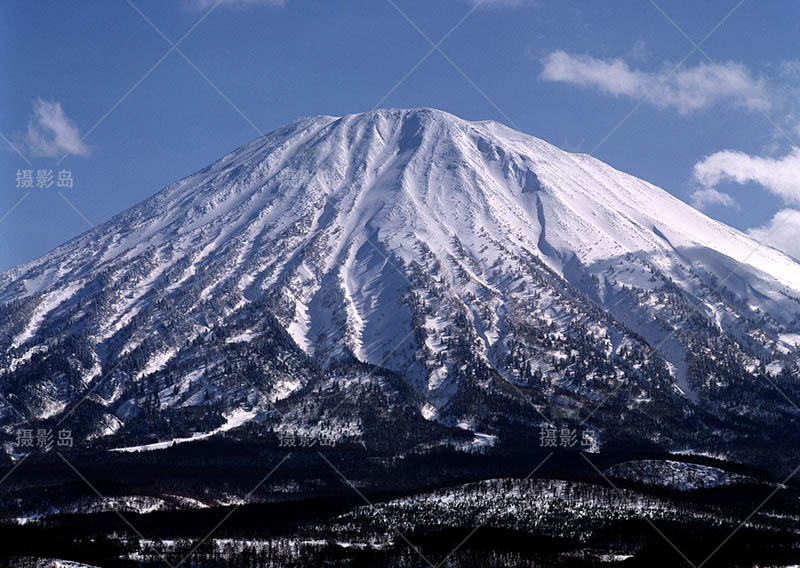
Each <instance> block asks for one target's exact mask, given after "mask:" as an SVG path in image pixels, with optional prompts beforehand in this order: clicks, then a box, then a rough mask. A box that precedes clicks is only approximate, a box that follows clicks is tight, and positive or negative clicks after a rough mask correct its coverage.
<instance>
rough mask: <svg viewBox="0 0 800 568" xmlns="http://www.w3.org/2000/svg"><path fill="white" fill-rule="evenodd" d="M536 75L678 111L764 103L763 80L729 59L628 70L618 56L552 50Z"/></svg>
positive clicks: (758, 106) (750, 106)
mask: <svg viewBox="0 0 800 568" xmlns="http://www.w3.org/2000/svg"><path fill="white" fill-rule="evenodd" d="M542 64H543V69H542V74H541V78H542V79H544V80H547V81H557V82H562V83H569V84H572V85H579V86H583V87H594V88H596V89H599V90H601V91H602V92H605V93H608V94H610V95H614V96H618V97H628V98H631V99H636V100H644V101H646V102H648V103H650V104H651V105H653V106H655V107H658V108H666V107H674V108H675V109H677V110H678V112H680V113H688V112H692V111H696V110H700V109H703V108H706V107H709V106H712V105H714V104H717V103H720V102H728V103H730V104H733V105H736V106H742V107H745V108H748V109H759V110H766V109H768V108H769V106H770V100H769V96H768V94H767V88H766V83H765V81H764V80H763V79H758V78H755V77H753V75H752V74H751V73H750V71H749V70H748V69H747V68H746V67H745V66H743V65H741V64H739V63H735V62H726V63H700V64H698V65H696V66H695V67H691V68H686V67H681V68H679V69H678V70H677V71H676V72H675V73H671V71H672V69H671V67H668V68H665V69H663V70H661V71H658V72H649V71H639V70H636V69H631V68H630V67H629V66H628V64H627V63H626V62H625V61H624V60H622V59H619V58H615V59H597V58H594V57H591V56H588V55H571V54H569V53H567V52H565V51H561V50H559V51H554V52H552V53H550V54H549V55H547V56H546V57H545V58H544V59H543V61H542Z"/></svg>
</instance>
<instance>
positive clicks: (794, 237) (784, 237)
mask: <svg viewBox="0 0 800 568" xmlns="http://www.w3.org/2000/svg"><path fill="white" fill-rule="evenodd" d="M747 232H748V234H749V235H750V236H751V237H753V238H754V239H756V240H757V241H760V242H762V243H764V244H766V245H770V246H773V247H775V248H776V249H779V250H782V251H783V252H785V253H786V254H790V255H792V256H793V257H795V258H797V259H800V211H798V210H796V209H782V210H780V211H778V212H777V213H776V214H775V216H774V217H773V218H772V219H771V220H770V222H769V223H767V224H766V225H764V226H763V227H757V228H755V229H750V230H749V231H747Z"/></svg>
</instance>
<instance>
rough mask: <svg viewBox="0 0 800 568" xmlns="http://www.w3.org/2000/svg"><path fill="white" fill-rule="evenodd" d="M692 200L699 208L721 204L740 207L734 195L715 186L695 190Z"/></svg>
mask: <svg viewBox="0 0 800 568" xmlns="http://www.w3.org/2000/svg"><path fill="white" fill-rule="evenodd" d="M691 201H692V205H693V206H694V207H696V208H697V209H705V208H706V207H708V206H709V205H721V206H722V207H734V208H736V209H738V208H739V204H738V203H736V200H735V199H734V198H733V197H731V196H730V195H728V194H727V193H722V192H721V191H717V190H716V189H713V188H709V189H700V190H698V191H695V192H694V193H692V196H691Z"/></svg>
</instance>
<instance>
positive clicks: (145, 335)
mask: <svg viewBox="0 0 800 568" xmlns="http://www.w3.org/2000/svg"><path fill="white" fill-rule="evenodd" d="M0 302H2V303H1V304H0V347H1V348H2V349H0V352H2V365H0V392H2V394H3V396H5V397H6V398H7V399H8V400H9V401H11V402H12V404H18V406H19V408H20V409H22V412H23V413H26V414H27V417H28V418H29V419H31V420H47V419H49V420H60V419H62V418H64V417H65V416H66V415H67V414H73V413H74V416H75V417H78V416H81V417H82V419H81V423H82V425H83V426H85V432H84V434H85V436H86V437H88V438H98V437H100V438H102V437H104V436H109V435H111V434H114V433H120V432H128V433H136V432H139V433H141V432H143V431H145V430H141V428H140V429H139V430H137V429H136V428H137V427H136V426H135V425H136V424H141V423H142V417H143V416H147V417H148V424H153V423H155V424H159V422H158V420H157V419H156V418H154V417H159V419H163V420H164V421H165V422H164V423H165V424H169V425H170V426H169V427H167V426H164V427H165V428H167V430H166V431H167V432H170V433H172V434H175V432H176V431H181V428H178V427H176V426H174V424H176V423H186V422H187V421H188V422H191V423H192V426H191V428H190V430H191V431H195V432H196V431H204V432H210V431H212V430H215V429H220V428H223V429H231V428H232V427H233V426H236V425H238V424H240V423H241V422H242V416H246V417H247V419H248V420H249V419H251V418H252V419H257V420H267V421H269V420H275V421H276V424H278V425H276V426H275V427H276V428H278V427H279V425H280V423H282V424H283V425H284V426H285V424H286V422H287V421H289V422H294V423H296V424H299V423H303V424H306V425H310V426H309V427H311V426H313V424H320V423H322V422H324V419H330V420H333V419H334V417H333V416H328V414H327V413H333V412H338V410H337V409H338V408H340V407H341V408H345V409H350V411H351V412H349V413H348V412H345V415H346V418H341V419H340V420H344V421H345V422H347V428H350V430H347V431H351V432H355V434H354V435H356V436H359V435H363V433H364V431H365V425H364V417H363V416H362V413H363V410H364V408H363V405H362V406H359V405H358V404H356V405H355V406H353V407H350V404H351V402H352V401H358V400H362V402H363V400H364V398H363V397H368V396H372V395H374V396H376V397H378V399H380V401H379V402H378V404H385V405H388V406H387V408H389V407H391V408H395V409H398V408H399V409H402V411H403V412H404V413H406V414H404V416H407V418H408V419H409V420H412V421H415V424H416V421H418V422H419V423H420V424H422V423H430V424H431V425H437V424H440V425H444V426H446V427H450V428H455V429H461V430H465V431H468V432H472V433H474V435H475V441H476V443H480V442H481V441H483V442H486V441H487V440H488V441H490V443H494V442H495V441H496V440H497V439H498V437H499V439H500V440H501V441H502V440H503V438H504V431H505V430H504V429H507V428H509V427H511V426H513V428H517V427H520V428H536V427H538V425H539V424H540V423H542V422H543V421H544V418H543V417H542V414H544V415H545V416H548V417H551V418H553V420H554V421H558V420H560V421H567V422H570V423H578V422H580V421H582V420H583V419H585V418H587V417H589V416H591V419H590V422H589V424H592V425H595V426H597V428H598V429H599V430H600V431H603V430H604V429H606V428H610V427H611V425H612V424H613V426H614V427H615V428H617V429H620V428H621V430H623V431H626V432H629V433H628V434H626V436H627V435H633V434H630V432H636V433H637V434H636V435H637V436H639V435H640V436H642V437H643V438H645V439H648V440H651V441H656V442H658V443H663V444H664V445H667V446H669V445H680V444H685V443H686V440H687V438H686V436H684V433H687V432H695V431H700V432H702V434H701V436H702V437H703V438H704V439H706V442H707V445H708V444H711V443H712V442H713V443H714V444H717V445H718V444H719V443H722V441H724V442H725V443H729V442H731V440H733V439H734V438H735V436H733V437H732V434H731V432H730V431H729V430H731V429H732V430H735V431H736V433H737V435H742V436H749V435H750V434H751V433H752V432H755V431H756V429H759V431H764V430H763V429H764V428H768V429H769V428H771V429H772V430H770V431H774V432H778V430H776V428H777V429H779V430H783V429H784V428H786V427H787V426H788V425H789V424H790V423H795V424H796V422H797V418H798V412H797V411H796V408H795V407H793V405H792V403H791V402H790V401H792V400H798V399H797V398H795V396H794V395H795V394H796V393H798V392H800V386H799V385H798V384H797V378H796V369H797V350H796V343H798V342H800V263H798V262H797V261H795V260H793V259H792V258H790V257H788V256H786V255H784V254H783V253H781V252H779V251H777V250H775V249H772V248H769V247H766V246H760V245H759V244H758V243H757V242H755V241H754V240H752V239H751V238H750V237H748V236H746V235H744V234H742V233H741V232H739V231H737V230H735V229H732V228H730V227H728V226H726V225H724V224H722V223H719V222H717V221H714V220H712V219H710V218H708V217H706V216H705V215H703V214H702V213H700V212H698V211H696V210H695V209H693V208H691V207H690V206H688V205H686V204H685V203H683V202H682V201H680V200H678V199H676V198H674V197H672V196H671V195H670V194H669V193H667V192H666V191H664V190H662V189H660V188H658V187H656V186H654V185H652V184H649V183H647V182H645V181H642V180H640V179H637V178H635V177H633V176H631V175H628V174H625V173H623V172H620V171H617V170H615V169H613V168H612V167H610V166H608V165H606V164H604V163H603V162H601V161H599V160H597V159H595V158H592V157H591V156H588V155H583V154H571V153H568V152H565V151H562V150H560V149H558V148H556V147H554V146H552V145H550V144H548V143H546V142H544V141H542V140H539V139H537V138H534V137H532V136H529V135H526V134H523V133H520V132H517V131H514V130H512V129H510V128H508V127H506V126H503V125H501V124H498V123H496V122H491V121H484V122H468V121H465V120H461V119H459V118H457V117H455V116H453V115H450V114H448V113H445V112H442V111H438V110H433V109H409V110H378V111H374V112H369V113H364V114H357V115H349V116H345V117H341V118H336V117H331V116H319V117H315V118H305V119H300V120H297V121H295V122H293V123H291V124H289V125H287V126H285V127H282V128H280V129H278V130H276V131H274V132H272V133H270V134H268V135H266V136H264V137H262V138H259V139H257V140H254V141H253V142H251V143H249V144H247V145H245V146H243V147H241V148H239V149H237V150H235V151H234V152H232V153H230V154H228V155H226V156H224V157H223V158H221V159H220V160H219V161H217V162H215V163H214V164H212V165H210V166H208V167H207V168H205V169H203V170H201V171H199V172H197V173H195V174H193V175H191V176H189V177H187V178H185V179H183V180H180V181H179V182H177V183H175V184H173V185H171V186H169V187H167V188H165V189H164V190H162V191H160V192H159V193H157V194H156V195H154V196H153V197H151V198H149V199H147V200H146V201H144V202H142V203H140V204H139V205H136V206H134V207H132V208H131V209H129V210H127V211H125V212H123V213H121V214H119V215H117V216H116V217H114V218H113V219H111V220H110V221H108V222H107V223H104V224H103V225H100V226H98V227H97V228H95V229H93V230H91V231H89V232H87V233H84V234H83V235H80V236H78V237H77V238H75V239H73V240H71V241H69V242H68V243H66V244H64V245H62V246H60V247H58V248H56V249H55V250H53V251H52V252H50V253H48V254H46V255H44V256H42V257H41V258H39V259H37V260H34V261H32V262H29V263H27V264H24V265H22V266H19V267H17V268H14V269H12V270H10V271H8V272H6V273H4V274H2V275H0ZM351 393H352V395H353V396H352V397H350V396H349V394H351ZM359 397H361V398H359ZM606 397H608V402H607V403H604V404H603V405H602V407H601V410H599V411H597V412H596V413H594V412H593V409H594V408H595V407H597V406H598V405H599V404H600V403H601V402H602V401H603V400H604V399H605V398H606ZM83 398H87V401H86V402H84V403H80V404H78V402H79V401H80V400H82V399H83ZM333 401H336V402H333ZM278 403H280V404H281V405H282V406H281V408H282V409H283V414H284V416H283V417H282V418H276V417H275V416H274V415H270V414H269V408H270V407H271V405H272V404H278ZM76 404H78V407H79V408H80V411H75V410H74V408H75V405H76ZM387 412H388V411H387ZM265 416H266V417H269V416H271V418H268V419H267V418H265ZM164 417H166V418H164ZM176 417H182V418H181V419H178V418H176ZM187 417H189V418H187ZM198 417H202V418H198ZM3 420H4V423H5V424H6V428H7V431H9V432H10V428H12V427H13V425H14V424H15V423H17V422H19V420H20V418H19V416H17V415H16V414H15V413H14V412H13V411H12V410H10V409H8V408H6V409H4V416H3ZM137 420H138V422H137ZM321 420H322V422H321ZM154 421H155V422H154ZM226 421H227V422H226ZM343 424H344V422H337V428H339V429H341V428H345V426H343ZM510 425H511V426H510ZM148 428H155V434H154V436H155V438H156V439H162V438H163V437H164V435H165V433H164V432H161V431H158V428H157V427H155V426H149V427H148ZM176 428H177V430H176ZM151 433H152V432H151ZM609 435H610V434H609ZM607 436H608V435H607ZM776 436H777V434H776ZM601 437H602V436H601ZM706 442H704V443H706ZM697 443H698V444H700V443H699V442H697ZM700 445H702V444H700Z"/></svg>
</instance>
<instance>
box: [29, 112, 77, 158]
mask: <svg viewBox="0 0 800 568" xmlns="http://www.w3.org/2000/svg"><path fill="white" fill-rule="evenodd" d="M22 144H23V146H24V147H25V149H26V150H27V151H28V153H29V154H30V155H32V156H45V157H50V158H53V157H58V156H63V155H64V154H72V155H75V156H86V155H88V154H89V147H88V146H87V145H86V144H84V143H83V141H82V140H81V136H80V131H79V130H78V127H77V126H76V125H75V122H73V120H72V119H71V118H69V117H68V116H67V115H66V113H65V112H64V109H62V108H61V103H58V102H55V101H46V100H43V99H40V98H37V99H36V100H35V101H34V102H33V117H32V118H31V120H30V121H29V122H28V130H27V131H26V132H25V134H24V136H23V137H22Z"/></svg>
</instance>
